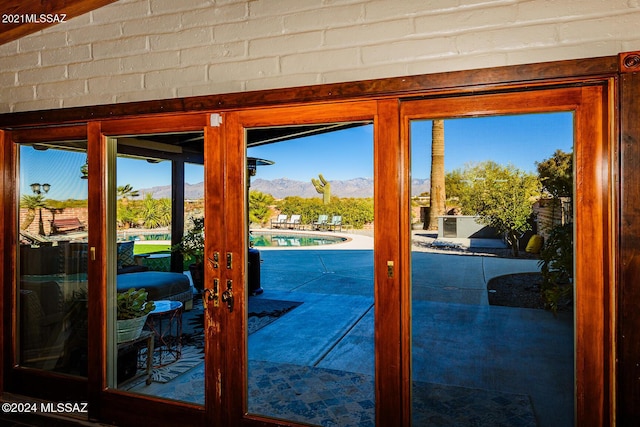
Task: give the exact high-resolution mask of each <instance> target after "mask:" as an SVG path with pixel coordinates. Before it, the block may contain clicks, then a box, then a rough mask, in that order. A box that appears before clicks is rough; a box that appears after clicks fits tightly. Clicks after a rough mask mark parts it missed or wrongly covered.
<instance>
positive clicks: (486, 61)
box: [407, 52, 507, 75]
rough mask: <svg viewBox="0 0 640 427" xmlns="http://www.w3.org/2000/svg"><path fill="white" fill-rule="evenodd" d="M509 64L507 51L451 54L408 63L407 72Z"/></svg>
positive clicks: (428, 71)
mask: <svg viewBox="0 0 640 427" xmlns="http://www.w3.org/2000/svg"><path fill="white" fill-rule="evenodd" d="M503 65H507V53H503V54H496V53H494V52H492V53H491V54H480V55H449V56H443V57H440V58H437V60H434V59H433V58H431V59H424V60H420V61H412V62H410V63H408V64H407V74H409V75H418V74H430V73H440V72H447V71H458V70H468V69H470V68H489V67H500V66H503Z"/></svg>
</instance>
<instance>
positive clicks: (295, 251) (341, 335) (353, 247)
mask: <svg viewBox="0 0 640 427" xmlns="http://www.w3.org/2000/svg"><path fill="white" fill-rule="evenodd" d="M274 141H275V142H274ZM246 144H247V150H246V156H247V166H248V171H247V176H248V180H247V186H246V187H247V188H246V190H247V196H246V197H247V204H248V207H249V210H248V212H249V215H248V218H247V227H248V229H247V231H248V233H249V245H250V248H249V249H248V257H247V260H248V264H247V266H246V268H247V272H248V274H247V277H248V279H247V280H248V283H247V289H248V292H247V293H248V295H249V296H248V302H247V310H246V324H247V331H246V334H247V340H248V344H247V348H248V351H247V352H248V375H247V384H248V391H247V395H248V402H247V406H248V412H249V413H250V414H257V415H261V416H266V417H270V418H277V419H284V420H291V421H297V422H302V423H309V424H314V425H340V426H365V425H371V426H373V425H375V406H376V405H375V402H376V397H375V392H374V390H375V388H374V365H375V357H374V275H373V271H374V253H373V222H374V204H373V196H374V193H373V191H374V188H373V186H374V181H373V178H372V177H373V169H374V167H373V125H372V124H370V123H366V122H359V123H337V124H336V123H333V124H330V125H309V126H292V127H279V128H250V129H248V130H247V132H246Z"/></svg>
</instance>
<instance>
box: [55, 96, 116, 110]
mask: <svg viewBox="0 0 640 427" xmlns="http://www.w3.org/2000/svg"><path fill="white" fill-rule="evenodd" d="M114 102H116V97H115V95H113V94H102V95H93V94H90V95H76V96H73V97H71V98H65V99H63V100H62V107H63V108H71V107H89V106H92V105H104V104H113V103H114Z"/></svg>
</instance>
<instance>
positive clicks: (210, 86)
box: [176, 80, 246, 98]
mask: <svg viewBox="0 0 640 427" xmlns="http://www.w3.org/2000/svg"><path fill="white" fill-rule="evenodd" d="M245 90H246V89H245V87H244V84H243V82H239V81H235V80H226V81H224V82H222V83H218V82H210V83H207V84H204V85H195V86H180V87H178V88H177V90H176V96H179V97H181V98H182V97H187V96H201V95H213V94H219V93H234V92H243V91H245Z"/></svg>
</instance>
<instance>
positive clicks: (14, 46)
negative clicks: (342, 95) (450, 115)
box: [0, 0, 640, 113]
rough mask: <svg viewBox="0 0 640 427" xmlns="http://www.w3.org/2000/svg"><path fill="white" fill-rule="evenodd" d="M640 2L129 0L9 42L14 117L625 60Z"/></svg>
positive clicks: (3, 78) (2, 60)
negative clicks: (610, 57)
mask: <svg viewBox="0 0 640 427" xmlns="http://www.w3.org/2000/svg"><path fill="white" fill-rule="evenodd" d="M639 21H640V1H638V0H606V1H605V0H580V1H578V0H564V1H560V0H557V1H552V0H431V1H424V0H402V1H398V0H342V1H327V0H305V1H302V0H237V1H235V0H224V1H216V2H212V1H209V0H180V1H175V0H120V1H118V2H116V3H113V4H111V5H108V6H105V7H103V8H101V9H98V10H96V11H94V12H91V13H88V14H85V15H82V16H79V17H77V18H74V19H72V20H70V21H68V22H65V23H62V24H59V25H57V26H55V27H52V28H47V29H45V30H43V31H42V32H40V33H36V34H32V35H29V36H26V37H24V38H22V39H20V40H17V41H14V42H11V43H7V44H5V45H2V46H0V113H5V112H12V111H28V110H38V109H51V108H61V107H74V106H85V105H96V104H105V103H117V102H127V101H140V100H150V99H162V98H173V97H184V96H191V95H206V94H216V93H227V92H237V91H246V90H258V89H269V88H276V87H293V86H300V85H309V84H317V83H331V82H344V81H353V80H362V79H370V78H383V77H394V76H401V75H413V74H424V73H433V72H441V71H453V70H464V69H474V68H483V67H492V66H501V65H514V64H521V63H533V62H543V61H553V60H561V59H573V58H582V57H594V56H603V55H615V54H617V53H618V52H621V51H628V50H635V49H640V33H639V32H638V31H637V22H639Z"/></svg>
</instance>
